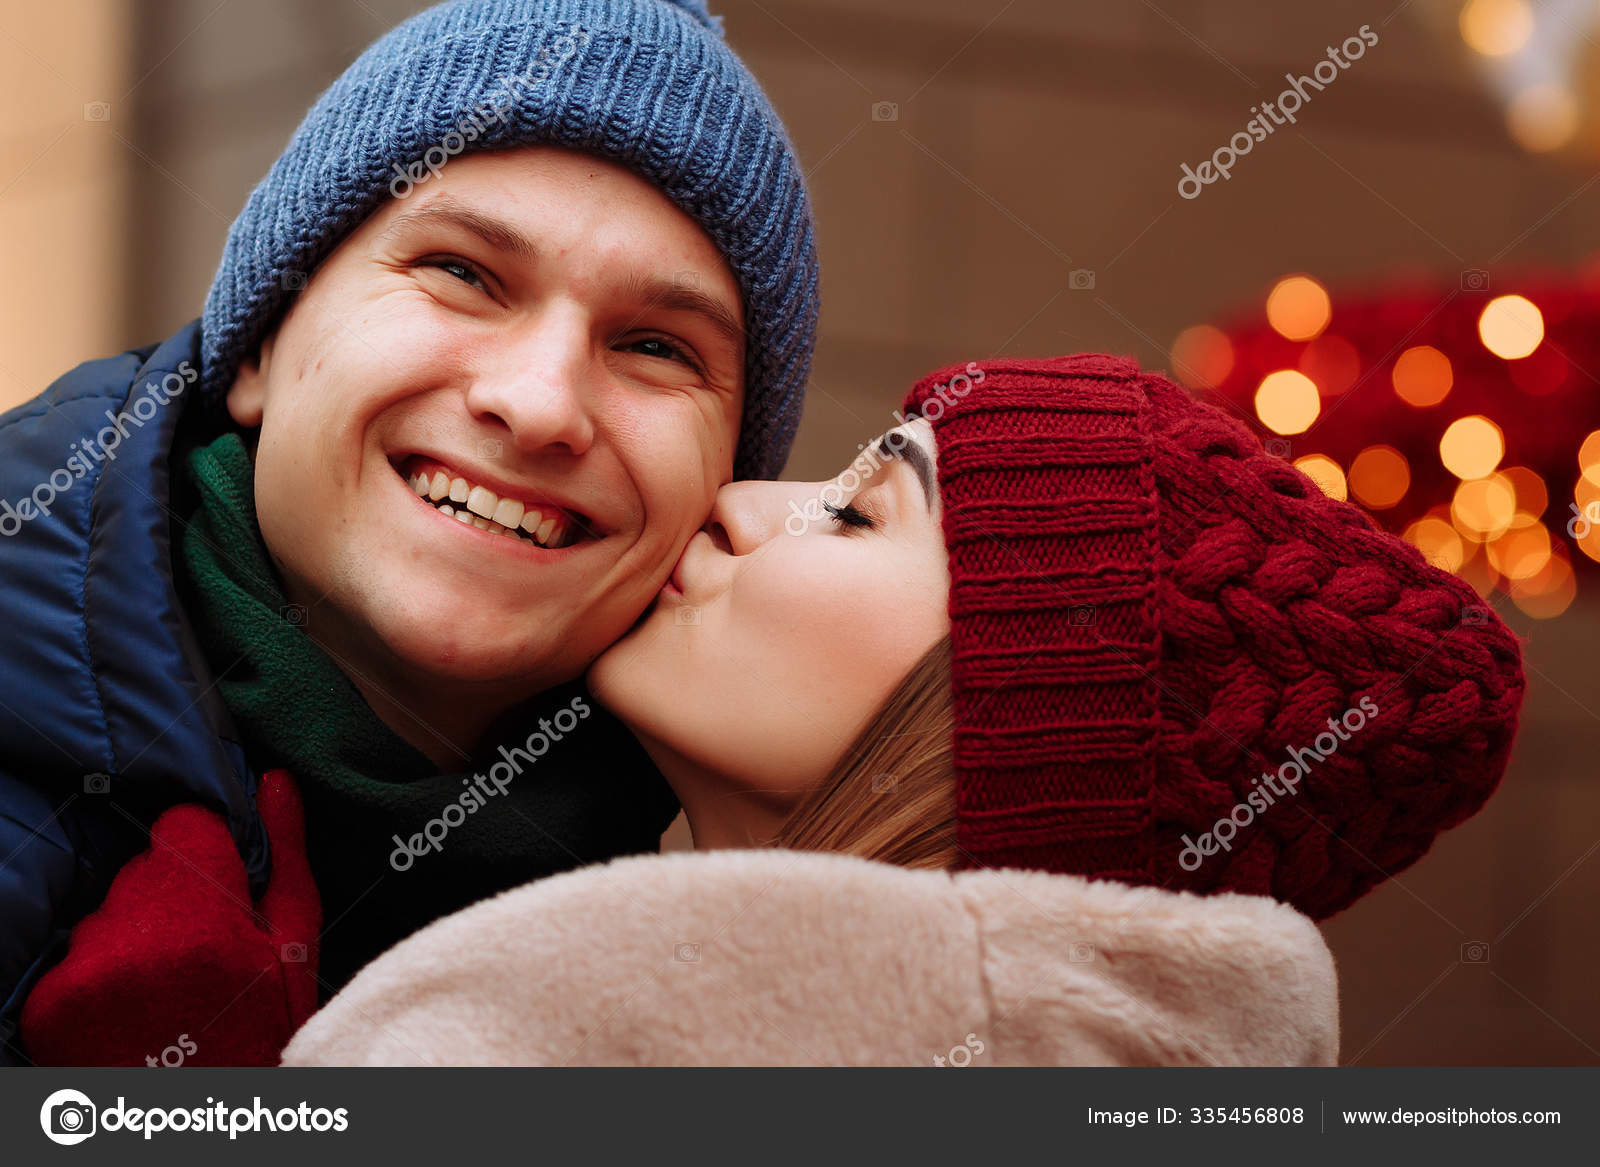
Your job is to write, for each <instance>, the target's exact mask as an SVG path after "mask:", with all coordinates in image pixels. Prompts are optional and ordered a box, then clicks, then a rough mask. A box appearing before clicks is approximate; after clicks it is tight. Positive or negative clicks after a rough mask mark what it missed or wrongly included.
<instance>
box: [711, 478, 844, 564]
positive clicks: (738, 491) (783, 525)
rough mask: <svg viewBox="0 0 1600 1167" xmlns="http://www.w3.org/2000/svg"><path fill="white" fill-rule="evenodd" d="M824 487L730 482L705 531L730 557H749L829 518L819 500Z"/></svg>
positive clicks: (717, 500)
mask: <svg viewBox="0 0 1600 1167" xmlns="http://www.w3.org/2000/svg"><path fill="white" fill-rule="evenodd" d="M825 485H826V483H821V482H730V483H729V484H728V485H727V486H724V487H723V488H722V489H721V490H719V491H717V497H716V500H715V502H713V503H712V506H711V515H710V517H709V518H708V519H707V520H706V524H705V529H706V530H707V531H708V532H709V533H710V535H711V537H712V538H713V539H714V540H716V541H717V542H718V543H719V544H720V545H721V546H722V547H723V549H724V550H726V551H727V552H728V553H729V554H731V555H748V554H749V553H750V552H751V551H754V550H755V549H756V548H757V547H760V546H761V545H762V544H764V543H768V542H770V541H771V540H773V539H786V538H792V537H794V536H798V535H803V534H805V532H806V530H807V529H808V528H809V527H810V526H811V524H812V523H814V522H816V521H818V519H821V518H826V517H827V514H826V512H825V511H824V510H823V509H822V502H821V500H820V494H821V491H822V488H823V487H824V486H825ZM813 512H815V513H814V514H813Z"/></svg>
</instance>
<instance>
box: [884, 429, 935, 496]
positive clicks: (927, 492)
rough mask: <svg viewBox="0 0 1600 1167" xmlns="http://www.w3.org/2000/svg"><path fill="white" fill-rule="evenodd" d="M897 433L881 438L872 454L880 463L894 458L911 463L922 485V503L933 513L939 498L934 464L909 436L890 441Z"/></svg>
mask: <svg viewBox="0 0 1600 1167" xmlns="http://www.w3.org/2000/svg"><path fill="white" fill-rule="evenodd" d="M895 432H896V431H894V430H891V431H889V433H886V434H884V435H883V437H881V438H879V439H878V440H877V442H876V443H875V444H874V445H873V447H872V453H873V454H874V456H876V457H877V459H878V460H879V461H880V462H888V461H889V460H890V459H893V458H902V459H904V460H905V461H906V462H909V463H910V464H911V467H912V469H914V470H915V471H916V472H917V481H918V482H920V483H922V501H923V502H925V503H926V504H927V506H928V509H929V510H930V511H931V510H933V509H934V502H935V500H936V499H937V497H938V492H937V490H936V489H935V487H934V481H933V462H932V461H931V460H930V459H929V458H928V452H927V451H926V450H924V449H923V448H922V447H921V446H920V445H918V444H917V442H916V440H915V439H914V438H912V437H911V436H910V435H909V434H904V433H902V434H900V437H899V440H898V441H894V442H891V441H890V440H889V439H890V438H891V437H893V436H894V435H895Z"/></svg>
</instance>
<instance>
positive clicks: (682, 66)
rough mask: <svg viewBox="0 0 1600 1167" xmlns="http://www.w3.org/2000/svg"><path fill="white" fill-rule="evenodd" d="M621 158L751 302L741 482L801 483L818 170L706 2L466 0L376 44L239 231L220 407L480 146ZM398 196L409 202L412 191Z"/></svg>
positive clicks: (221, 308) (208, 365)
mask: <svg viewBox="0 0 1600 1167" xmlns="http://www.w3.org/2000/svg"><path fill="white" fill-rule="evenodd" d="M536 144H545V145H555V146H565V147H569V148H571V149H575V150H582V151H585V152H587V153H590V154H595V155H598V156H600V157H603V158H607V159H610V160H612V161H615V162H617V163H619V164H621V165H623V166H626V167H628V168H629V169H631V170H633V171H634V172H635V173H637V174H639V175H641V176H642V177H643V178H645V179H646V180H647V181H649V182H650V183H652V184H653V185H655V186H656V187H657V188H659V189H660V190H661V192H662V193H663V194H664V195H666V197H667V198H668V199H670V200H671V201H672V202H673V203H675V204H676V205H677V206H679V207H681V208H682V209H683V210H684V211H685V212H686V213H687V214H689V215H690V216H692V217H693V218H694V219H695V220H696V221H697V222H698V223H699V224H700V226H701V227H702V228H704V230H705V232H706V234H707V235H709V236H710V237H711V239H712V240H713V241H714V242H715V243H716V245H717V246H718V248H720V249H721V251H722V254H723V256H724V257H725V258H726V260H727V262H728V266H729V267H730V268H731V269H732V271H733V273H734V275H735V276H736V277H737V279H738V281H739V286H740V290H741V292H742V293H743V296H744V310H745V332H746V349H747V356H746V360H745V407H744V419H743V423H742V425H741V427H740V433H739V445H738V450H737V454H736V456H735V459H734V475H735V477H738V478H773V477H776V476H777V474H778V473H779V471H781V470H782V469H783V464H784V461H785V460H786V459H787V458H788V455H789V447H790V445H791V444H792V442H793V441H794V432H795V427H796V426H797V425H798V424H799V421H800V405H801V399H802V396H803V394H804V391H805V383H806V377H807V374H808V373H809V371H810V367H811V350H812V346H813V344H814V341H815V333H816V320H817V306H818V289H817V257H816V249H815V241H814V239H813V234H812V223H811V207H810V202H809V200H808V199H807V197H806V190H805V180H804V175H803V173H802V172H801V169H800V164H799V160H798V159H797V158H796V157H795V153H794V147H793V145H792V144H791V143H790V141H789V137H788V134H787V132H786V131H785V130H784V127H783V124H782V123H781V122H780V121H779V120H778V116H777V114H776V113H774V112H773V110H772V106H771V105H770V104H769V103H768V101H767V99H766V96H765V94H763V93H762V91H761V87H760V86H759V85H758V84H757V83H756V81H755V79H754V78H753V77H752V76H751V75H750V73H749V71H748V70H746V69H745V67H744V65H743V64H742V63H741V62H740V60H739V59H738V57H736V56H735V55H734V53H733V51H732V50H731V49H730V48H728V46H727V44H726V43H725V42H724V41H723V39H722V21H721V18H719V17H715V16H712V15H711V13H710V12H709V11H707V9H706V4H705V0H451V2H449V3H445V4H440V5H439V6H438V7H436V8H431V9H429V10H427V11H426V12H422V13H420V14H418V15H417V16H414V17H412V18H411V19H410V20H408V21H406V22H405V23H404V24H401V25H400V26H398V27H397V28H395V29H393V30H392V31H390V32H389V33H387V34H386V35H385V36H384V37H382V38H381V39H380V40H378V41H377V42H376V43H374V44H373V45H372V46H371V47H370V48H368V49H367V51H366V52H364V53H363V54H362V55H361V56H360V57H359V58H358V59H357V60H356V61H355V63H354V64H352V65H351V66H350V67H349V68H348V69H346V70H345V71H344V74H343V75H342V76H340V77H339V79H338V80H337V81H335V82H334V83H333V84H332V85H331V86H330V87H329V88H328V90H327V92H326V93H324V94H323V95H322V96H321V97H320V98H319V99H318V100H317V103H316V105H315V106H313V107H312V109H311V112H310V113H308V114H307V115H306V119H305V121H304V122H302V123H301V125H300V128H299V129H298V130H296V131H295V134H294V137H293V138H291V139H290V141H289V146H288V148H287V149H286V150H285V151H284V152H283V155H282V156H281V157H280V158H279V159H278V161H277V162H276V163H275V164H274V165H273V167H272V170H271V171H270V172H269V173H268V174H267V176H266V178H265V179H263V180H262V182H261V184H260V185H259V186H257V187H256V189H255V190H254V191H253V192H252V193H251V195H250V200H249V202H248V203H247V204H246V205H245V208H244V210H243V211H242V212H241V213H240V215H239V217H238V219H237V220H235V221H234V224H233V227H232V229H231V230H230V231H229V232H228V242H227V245H226V247H225V248H224V251H223V256H222V264H221V266H220V267H219V268H218V269H217V275H216V279H215V280H214V281H213V282H212V285H211V292H210V294H209V295H208V296H207V297H206V306H205V315H204V318H203V319H202V322H201V336H202V346H203V347H202V363H203V369H202V391H203V393H205V394H206V395H207V396H208V397H209V398H210V399H211V400H213V401H216V400H218V399H219V398H220V396H221V395H222V394H224V393H225V392H226V391H227V389H228V387H229V386H231V385H232V383H233V378H234V375H235V374H236V373H237V371H238V368H239V363H240V361H242V360H243V359H245V358H246V357H247V356H249V355H250V354H251V353H253V352H254V351H255V349H256V347H257V345H259V344H260V342H261V340H262V339H263V338H264V337H265V336H267V335H268V334H269V333H270V332H271V331H272V329H273V328H275V327H276V326H277V323H278V321H279V319H280V318H281V317H282V315H283V313H284V312H285V311H286V310H287V308H288V300H289V297H290V296H292V295H293V293H294V291H295V290H296V289H297V288H298V287H300V286H303V284H304V282H305V280H306V278H307V276H308V275H309V274H310V273H311V271H312V270H313V269H314V268H315V267H316V265H317V264H318V263H319V262H320V261H321V260H322V259H324V258H325V257H326V256H327V255H328V253H329V252H331V251H332V250H333V249H334V248H335V247H336V246H338V244H339V243H340V242H341V241H342V240H343V239H344V238H345V236H346V235H348V234H349V233H350V232H351V231H352V230H354V229H355V228H356V227H357V226H358V225H359V224H360V223H361V222H362V221H363V220H364V219H366V218H367V216H368V215H370V214H371V213H372V212H373V210H374V209H376V208H377V207H378V205H379V204H380V203H381V202H382V201H383V200H384V199H387V198H392V197H394V196H395V195H396V194H401V195H403V194H405V193H409V192H408V191H407V189H406V187H405V185H404V183H406V182H409V181H411V178H408V177H407V176H408V175H410V176H412V177H414V178H416V179H417V180H418V181H427V179H428V178H429V177H430V176H432V175H433V174H436V173H438V168H439V166H441V165H442V164H443V163H444V162H445V161H447V160H448V159H449V158H451V157H454V156H455V155H457V154H460V153H461V152H463V151H470V150H484V149H503V148H506V147H511V146H525V145H536ZM395 188H399V189H395Z"/></svg>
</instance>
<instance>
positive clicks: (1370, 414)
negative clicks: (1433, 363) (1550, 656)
mask: <svg viewBox="0 0 1600 1167" xmlns="http://www.w3.org/2000/svg"><path fill="white" fill-rule="evenodd" d="M1503 295H1520V296H1525V297H1527V298H1528V299H1529V300H1531V301H1532V302H1533V303H1534V304H1535V305H1536V306H1537V307H1538V308H1539V310H1540V313H1541V314H1542V315H1543V317H1544V339H1543V341H1542V342H1541V343H1540V345H1539V347H1538V348H1537V349H1535V350H1534V352H1533V353H1532V354H1531V355H1529V356H1527V357H1525V358H1522V359H1520V360H1506V359H1504V358H1502V357H1498V356H1496V355H1495V354H1494V353H1492V352H1490V351H1489V349H1488V348H1486V347H1485V345H1484V343H1483V341H1482V340H1481V339H1480V337H1479V335H1478V317H1479V315H1480V314H1481V313H1482V312H1483V309H1484V308H1485V306H1487V305H1488V304H1489V303H1490V302H1491V301H1492V300H1494V299H1495V298H1497V297H1499V296H1503ZM1264 300H1265V295H1264V294H1263V302H1264ZM1332 302H1333V316H1332V319H1331V321H1330V322H1329V324H1328V327H1327V330H1326V332H1325V333H1324V334H1323V335H1322V336H1320V337H1318V338H1317V339H1315V340H1313V341H1310V342H1309V343H1307V342H1300V341H1291V340H1286V339H1285V338H1284V337H1282V336H1280V335H1279V334H1278V333H1277V332H1275V331H1274V330H1273V329H1272V328H1271V327H1270V326H1269V325H1268V324H1267V322H1266V317H1265V314H1264V312H1263V310H1262V309H1261V307H1259V306H1258V307H1256V308H1254V309H1252V310H1251V311H1250V312H1248V313H1244V314H1240V315H1239V316H1237V317H1235V318H1233V319H1231V320H1224V321H1222V322H1220V323H1219V324H1218V325H1217V327H1218V328H1220V329H1221V331H1222V332H1223V333H1225V334H1226V335H1227V336H1228V338H1229V339H1230V340H1231V341H1232V343H1233V349H1234V357H1235V359H1234V363H1233V368H1232V370H1231V371H1230V372H1229V373H1228V375H1227V376H1226V377H1225V378H1223V380H1222V381H1221V382H1220V383H1219V384H1218V385H1217V386H1216V388H1215V389H1214V390H1211V391H1210V393H1209V394H1208V392H1207V391H1205V390H1195V392H1196V393H1197V395H1198V396H1201V397H1202V398H1206V397H1208V396H1211V395H1214V396H1216V397H1220V398H1223V399H1224V400H1225V402H1226V403H1227V405H1226V407H1227V408H1228V409H1229V411H1230V412H1232V413H1234V414H1236V415H1239V416H1242V417H1246V418H1248V419H1249V422H1250V424H1251V425H1252V426H1254V427H1255V429H1256V430H1257V432H1259V433H1262V434H1263V436H1264V437H1267V438H1271V439H1275V441H1274V444H1273V445H1272V446H1271V447H1270V448H1272V449H1274V450H1275V451H1278V452H1280V453H1282V452H1285V451H1287V457H1288V458H1289V460H1291V461H1292V460H1295V459H1298V458H1302V457H1304V456H1306V455H1308V454H1314V453H1315V454H1325V455H1327V456H1328V457H1330V458H1332V459H1334V460H1335V461H1336V462H1338V463H1339V465H1340V467H1341V468H1343V469H1344V470H1345V471H1346V472H1347V473H1348V471H1349V469H1350V465H1351V463H1352V462H1353V461H1354V459H1355V457H1356V455H1357V454H1359V453H1360V452H1361V451H1362V450H1364V449H1366V448H1367V447H1368V446H1373V445H1379V444H1382V445H1389V446H1393V447H1394V448H1395V449H1397V450H1399V451H1400V452H1401V453H1402V454H1403V455H1404V456H1405V459H1406V461H1407V462H1408V463H1409V464H1410V471H1411V484H1410V488H1409V489H1408V490H1407V492H1406V494H1405V497H1404V498H1402V499H1401V500H1400V502H1399V503H1398V504H1397V505H1395V506H1393V507H1390V508H1387V509H1384V510H1380V511H1369V513H1370V514H1371V515H1372V517H1373V518H1374V520H1375V521H1377V522H1378V523H1379V524H1380V525H1382V526H1383V527H1384V528H1385V529H1386V530H1390V531H1394V532H1396V533H1400V532H1401V531H1403V530H1405V528H1406V527H1407V526H1408V525H1409V524H1411V523H1412V522H1414V521H1415V520H1417V519H1420V518H1422V517H1423V516H1424V515H1426V514H1427V513H1428V512H1429V511H1430V510H1433V509H1434V508H1436V507H1439V506H1440V505H1441V504H1442V505H1444V506H1448V505H1449V503H1450V500H1451V497H1452V496H1453V494H1454V492H1455V489H1456V487H1457V485H1458V484H1459V482H1460V480H1459V479H1457V478H1456V477H1455V475H1453V474H1451V473H1450V472H1449V471H1448V470H1446V469H1445V467H1444V464H1443V463H1442V462H1441V461H1440V458H1439V439H1440V437H1441V436H1442V435H1443V433H1444V431H1445V429H1446V427H1448V426H1449V425H1450V423H1451V422H1453V421H1455V420H1457V419H1458V418H1462V417H1466V416H1468V415H1471V414H1482V415H1483V416H1485V417H1487V418H1489V419H1490V420H1492V421H1493V422H1495V424H1496V425H1498V426H1499V427H1500V428H1501V430H1502V431H1503V432H1504V434H1505V456H1504V457H1503V458H1502V459H1501V461H1500V466H1499V468H1500V469H1502V470H1504V469H1506V468H1508V467H1517V466H1525V467H1529V468H1531V469H1532V470H1534V471H1535V472H1536V473H1538V475H1539V476H1540V477H1541V478H1542V479H1543V480H1544V483H1545V485H1546V487H1547V488H1548V492H1549V502H1548V505H1547V506H1546V507H1545V509H1544V511H1543V512H1542V514H1540V515H1539V516H1538V517H1539V518H1540V520H1541V521H1542V522H1543V523H1544V524H1545V526H1547V527H1548V528H1549V531H1550V536H1551V539H1552V542H1553V543H1555V544H1557V545H1561V546H1558V547H1557V555H1558V557H1560V558H1562V559H1564V560H1565V559H1567V558H1568V553H1571V554H1570V562H1571V564H1572V566H1573V567H1574V568H1575V569H1576V570H1577V571H1578V572H1579V574H1580V576H1581V575H1583V574H1585V573H1587V574H1590V575H1592V574H1594V573H1595V572H1596V570H1597V568H1600V564H1597V563H1595V562H1594V561H1593V560H1592V559H1590V558H1589V556H1587V555H1585V554H1583V553H1581V552H1579V551H1578V550H1577V548H1576V547H1575V546H1574V545H1573V541H1572V539H1571V538H1570V537H1569V535H1568V534H1567V522H1568V520H1569V519H1570V518H1572V517H1573V512H1572V511H1571V510H1570V504H1571V503H1572V502H1573V491H1574V487H1575V486H1576V484H1577V481H1578V478H1579V467H1578V456H1577V455H1578V447H1579V445H1580V444H1581V443H1582V442H1583V440H1584V438H1585V436H1587V435H1588V434H1589V433H1591V432H1592V431H1594V430H1597V429H1600V258H1597V259H1596V260H1593V261H1591V262H1590V263H1589V264H1588V265H1587V266H1585V267H1584V268H1583V269H1582V270H1580V271H1578V272H1576V273H1550V272H1540V273H1523V274H1520V275H1514V274H1513V273H1502V272H1495V273H1484V272H1475V271H1469V272H1464V273H1462V274H1461V276H1460V278H1459V279H1458V280H1454V281H1451V282H1449V283H1446V282H1443V281H1436V282H1432V283H1430V282H1428V281H1426V280H1419V279H1417V278H1416V277H1414V276H1410V275H1407V276H1404V277H1400V278H1398V279H1395V280H1391V281H1389V282H1388V283H1386V284H1384V285H1379V286H1377V287H1373V286H1368V287H1365V288H1356V287H1345V288H1342V289H1337V290H1333V291H1332ZM1418 345H1432V346H1433V347H1434V348H1436V349H1438V350H1440V351H1441V352H1442V353H1444V354H1445V355H1446V356H1447V357H1448V358H1449V360H1450V363H1451V366H1452V368H1453V371H1454V386H1453V387H1452V389H1451V390H1450V393H1449V395H1448V396H1447V397H1446V398H1445V399H1444V400H1443V401H1441V402H1439V403H1438V404H1436V405H1431V406H1427V407H1423V408H1417V407H1414V406H1411V405H1408V404H1406V403H1405V402H1404V401H1402V400H1401V399H1400V398H1399V397H1398V396H1397V394H1396V393H1395V389H1394V382H1393V372H1394V366H1395V361H1396V359H1397V358H1398V357H1399V356H1400V354H1401V353H1403V352H1405V351H1406V350H1407V349H1410V348H1413V347H1416V346H1418ZM1279 369H1299V370H1300V371H1302V372H1304V373H1306V375H1308V376H1309V377H1311V379H1312V380H1313V381H1315V382H1316V383H1317V387H1318V390H1319V394H1320V396H1321V398H1322V412H1321V414H1320V415H1319V416H1318V418H1317V420H1316V421H1315V422H1314V423H1313V424H1312V426H1311V427H1310V429H1308V430H1307V431H1306V432H1305V433H1303V434H1297V435H1293V436H1290V437H1281V436H1280V435H1277V434H1274V433H1271V432H1270V431H1269V430H1267V429H1266V427H1264V426H1263V425H1262V424H1261V422H1260V420H1259V418H1257V417H1256V414H1255V409H1254V404H1253V403H1254V397H1255V392H1256V389H1257V387H1258V386H1259V385H1260V383H1261V379H1262V378H1263V377H1265V376H1266V375H1267V374H1268V373H1272V372H1275V371H1276V370H1279Z"/></svg>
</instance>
